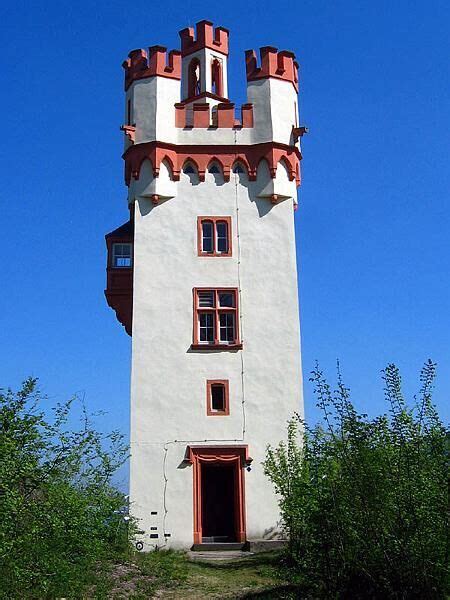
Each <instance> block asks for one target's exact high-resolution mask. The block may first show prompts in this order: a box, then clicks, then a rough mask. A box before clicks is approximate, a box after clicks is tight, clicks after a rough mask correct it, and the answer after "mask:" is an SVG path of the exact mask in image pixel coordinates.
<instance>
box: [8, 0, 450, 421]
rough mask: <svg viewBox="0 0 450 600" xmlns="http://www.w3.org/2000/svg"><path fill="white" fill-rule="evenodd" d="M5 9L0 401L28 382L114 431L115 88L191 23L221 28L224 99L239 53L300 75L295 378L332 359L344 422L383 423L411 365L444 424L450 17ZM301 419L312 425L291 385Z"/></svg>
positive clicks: (412, 7) (413, 381) (119, 406)
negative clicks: (347, 394)
mask: <svg viewBox="0 0 450 600" xmlns="http://www.w3.org/2000/svg"><path fill="white" fill-rule="evenodd" d="M217 6H220V9H219V8H215V7H214V6H213V5H211V4H208V5H207V4H205V3H204V2H178V1H177V2H166V3H162V4H155V3H148V2H143V1H141V0H135V1H134V2H132V3H126V2H121V3H118V2H104V1H98V2H96V3H91V2H86V1H80V2H77V3H74V2H67V1H66V0H63V1H60V2H45V3H24V2H20V1H19V2H14V3H9V4H8V5H7V6H6V7H4V9H3V23H2V31H3V40H2V76H3V80H4V83H3V93H2V95H1V97H0V102H1V103H2V114H3V119H4V127H3V144H2V160H1V162H0V169H1V183H0V185H1V202H2V208H1V214H2V247H3V249H4V250H5V255H4V257H3V260H2V266H1V273H2V276H1V280H2V294H1V295H0V319H1V324H0V327H1V329H0V330H1V334H2V335H1V337H2V344H1V360H0V382H1V385H2V386H16V385H18V384H19V382H20V381H21V380H22V379H24V378H25V377H26V376H27V375H29V374H32V375H34V376H38V377H39V378H40V380H41V385H42V388H43V389H44V390H45V391H46V392H47V393H48V394H49V396H50V398H51V399H52V400H56V399H63V398H65V397H68V396H70V395H71V394H72V393H74V392H79V393H83V394H85V397H86V402H87V404H88V406H89V407H90V408H91V409H92V410H98V409H104V410H107V411H108V415H107V416H106V417H103V418H102V426H104V427H105V428H110V427H119V428H122V429H123V430H124V431H127V427H128V402H129V400H128V394H129V369H130V339H129V338H128V336H127V335H126V334H125V333H124V331H123V330H122V328H121V326H120V325H119V324H118V323H117V322H116V320H115V318H114V313H113V312H112V311H111V310H110V309H109V308H108V307H107V305H106V302H105V299H104V296H103V289H104V285H105V244H104V238H103V236H104V234H105V233H106V232H108V231H110V230H111V229H113V228H115V227H116V226H118V225H120V224H121V223H122V222H123V221H124V220H125V219H126V217H127V214H126V208H125V196H126V189H125V187H124V184H123V165H122V159H121V153H122V134H121V132H120V131H119V126H120V125H121V123H122V114H123V73H122V69H121V63H122V61H123V60H124V58H125V57H126V55H127V53H128V51H129V50H131V49H133V48H136V47H145V46H149V45H154V44H162V45H165V46H168V47H170V48H173V47H178V40H179V38H178V31H179V30H180V29H182V28H184V27H185V26H187V25H193V24H194V23H195V22H196V21H198V20H200V19H204V18H206V19H210V20H212V21H213V22H214V23H215V24H216V25H223V26H225V27H227V28H229V29H230V31H231V37H230V44H231V56H230V68H229V84H230V85H229V87H230V98H231V99H233V100H235V101H236V102H237V103H241V102H243V101H245V67H244V50H246V49H248V48H259V47H260V46H263V45H274V46H277V47H278V48H280V49H282V48H286V49H289V50H292V51H294V52H295V53H296V55H297V57H298V60H299V62H300V63H301V98H300V108H301V122H302V123H303V124H306V125H307V126H308V127H309V129H310V133H309V135H308V136H307V137H305V138H304V143H303V154H304V160H303V164H302V167H303V186H302V188H301V191H300V209H299V210H298V211H297V214H296V217H295V219H296V229H297V236H298V248H299V250H298V252H299V281H300V301H301V319H302V343H303V367H304V373H305V379H307V377H308V373H309V372H310V371H311V368H312V366H313V364H314V361H315V360H316V359H318V360H319V361H320V363H321V365H322V366H323V368H324V369H325V371H326V372H327V373H329V374H330V376H334V365H335V360H336V358H337V357H339V358H340V360H341V363H342V369H343V373H344V377H345V380H346V382H347V383H348V385H349V386H350V387H351V388H352V390H353V393H354V397H355V401H356V402H357V404H358V406H359V407H361V408H362V409H364V410H366V411H367V412H369V413H371V414H375V413H378V412H379V411H381V410H383V409H384V405H383V401H382V383H381V379H380V370H381V369H382V368H383V367H384V366H385V365H386V363H388V362H390V361H394V362H396V363H397V364H398V365H399V367H400V368H401V370H402V373H403V376H404V379H405V389H406V391H407V392H408V393H411V394H412V393H414V391H415V389H416V388H417V383H418V371H419V369H420V366H421V364H422V363H423V361H424V360H425V359H427V358H428V357H431V358H433V359H434V360H435V361H437V363H438V375H439V377H438V385H437V390H436V395H435V401H436V402H437V404H438V406H439V408H440V411H441V414H442V415H443V417H444V418H445V420H448V417H449V408H448V404H447V398H448V397H449V392H450V346H449V314H450V293H449V282H448V278H449V241H448V240H449V236H448V232H449V208H448V201H449V168H448V158H449V154H450V152H449V151H450V148H449V142H448V132H449V117H450V105H449V101H448V100H449V99H448V91H449V77H448V56H449V50H450V48H449V42H448V35H447V32H446V27H445V26H446V23H448V18H449V16H450V14H449V12H450V11H449V5H448V2H447V1H444V0H442V1H441V0H434V1H431V2H427V3H425V2H417V1H414V0H409V1H405V0H398V1H397V2H392V0H389V1H387V0H380V1H378V2H372V1H370V2H369V1H366V0H362V1H359V2H355V1H349V0H348V1H345V2H342V1H331V0H330V1H321V0H314V1H313V0H308V1H305V2H294V1H287V2H286V1H285V2H276V3H269V2H267V3H252V4H248V5H247V4H246V5H245V6H244V5H243V4H242V3H241V2H237V1H235V0H230V1H229V2H226V3H219V5H217ZM305 399H306V413H307V416H308V417H309V418H310V419H311V420H312V421H314V420H315V419H316V418H317V411H316V409H315V408H314V402H313V398H312V394H311V387H310V385H309V384H308V383H306V384H305Z"/></svg>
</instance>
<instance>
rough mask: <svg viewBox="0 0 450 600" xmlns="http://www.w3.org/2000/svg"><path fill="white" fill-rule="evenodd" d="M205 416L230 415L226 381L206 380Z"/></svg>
mask: <svg viewBox="0 0 450 600" xmlns="http://www.w3.org/2000/svg"><path fill="white" fill-rule="evenodd" d="M206 414H207V415H208V416H224V415H229V414H230V400H229V385H228V380H227V379H212V380H211V379H208V380H207V382H206Z"/></svg>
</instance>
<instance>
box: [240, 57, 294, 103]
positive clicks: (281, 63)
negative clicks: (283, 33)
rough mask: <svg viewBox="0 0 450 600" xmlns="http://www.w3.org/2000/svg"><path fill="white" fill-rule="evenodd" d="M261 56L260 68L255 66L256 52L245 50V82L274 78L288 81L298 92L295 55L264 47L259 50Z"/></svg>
mask: <svg viewBox="0 0 450 600" xmlns="http://www.w3.org/2000/svg"><path fill="white" fill-rule="evenodd" d="M259 53H260V56H261V66H260V67H258V65H257V58H256V52H255V51H254V50H246V52H245V67H246V71H247V81H254V80H256V79H267V78H269V77H275V78H276V79H282V80H284V81H290V82H291V83H292V84H293V86H294V88H295V90H296V91H297V92H298V63H297V61H296V60H295V55H294V54H293V53H292V52H289V50H281V51H280V52H278V49H277V48H273V47H272V46H264V47H263V48H260V50H259Z"/></svg>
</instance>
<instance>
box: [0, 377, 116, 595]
mask: <svg viewBox="0 0 450 600" xmlns="http://www.w3.org/2000/svg"><path fill="white" fill-rule="evenodd" d="M42 400H43V399H42V397H41V395H40V393H39V391H38V389H37V385H36V380H34V379H28V380H27V381H26V382H25V383H24V384H23V387H22V389H21V390H20V391H18V392H17V393H14V392H12V391H11V390H7V391H0V456H1V460H0V515H1V518H0V596H1V597H9V598H23V597H33V598H46V597H51V598H54V597H61V596H65V597H67V596H69V597H74V596H78V597H79V595H80V593H81V591H82V590H83V589H84V587H85V586H86V585H87V584H88V583H89V582H90V577H91V575H92V573H93V572H94V571H95V569H96V565H98V563H99V561H101V560H102V559H103V558H104V557H106V556H109V557H111V556H113V555H114V553H121V552H123V551H125V550H126V549H127V548H128V539H127V525H126V523H125V522H124V519H123V515H122V514H121V512H122V509H123V506H124V502H125V499H124V496H123V494H121V493H120V492H119V491H117V490H116V489H114V488H113V487H112V485H111V476H112V475H113V473H114V472H115V471H116V469H117V468H118V466H119V465H121V464H122V463H123V462H124V461H125V460H126V457H127V448H126V446H125V445H124V443H123V440H122V437H121V435H120V434H118V433H117V432H113V433H110V434H107V435H102V434H100V433H99V432H97V431H96V430H95V429H94V428H93V427H92V425H91V423H90V419H89V417H88V415H87V413H86V411H85V409H84V408H82V425H81V427H79V428H77V429H76V430H72V429H71V428H70V427H69V420H70V419H71V418H72V413H73V403H74V400H71V401H69V402H66V403H64V404H60V405H58V406H56V408H55V409H54V416H53V418H52V419H48V418H47V417H46V416H45V414H44V412H43V411H42V408H41V404H42Z"/></svg>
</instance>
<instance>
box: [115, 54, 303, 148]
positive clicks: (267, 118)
mask: <svg viewBox="0 0 450 600" xmlns="http://www.w3.org/2000/svg"><path fill="white" fill-rule="evenodd" d="M208 52H209V51H208ZM194 56H196V54H192V55H190V56H189V57H186V60H187V58H192V57H194ZM203 60H204V56H203ZM223 60H224V62H225V66H224V77H225V79H226V60H225V57H223ZM185 66H186V65H185V64H184V63H183V68H185ZM128 99H130V100H131V103H132V119H133V122H135V123H136V142H135V143H141V142H151V141H154V140H158V141H164V142H168V143H172V144H186V145H190V144H195V145H199V146H201V145H214V144H244V145H247V144H261V143H265V142H271V141H274V142H279V143H282V144H289V145H294V143H293V139H292V127H294V126H297V125H298V123H299V119H298V109H297V95H296V93H295V89H294V87H293V85H292V84H291V83H290V82H288V81H283V80H280V79H273V78H270V79H260V80H256V81H249V82H248V84H247V99H248V102H250V103H252V104H253V118H254V127H251V128H243V129H233V128H231V127H230V128H219V129H216V128H210V129H207V128H195V129H182V128H176V127H175V108H174V105H175V103H176V102H179V101H180V82H179V81H177V80H174V79H169V78H167V77H151V78H149V79H141V80H137V81H135V82H134V83H133V84H132V85H131V86H130V88H129V89H128V91H127V96H126V100H128ZM208 103H209V104H210V105H211V107H212V106H214V105H216V104H217V101H213V100H209V101H208ZM125 106H127V103H125ZM236 116H237V117H238V118H239V117H240V113H239V111H237V115H236ZM128 146H129V141H128V140H127V139H126V140H125V148H127V147H128Z"/></svg>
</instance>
